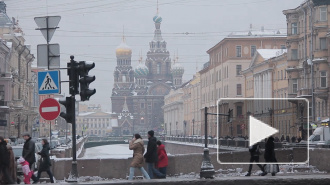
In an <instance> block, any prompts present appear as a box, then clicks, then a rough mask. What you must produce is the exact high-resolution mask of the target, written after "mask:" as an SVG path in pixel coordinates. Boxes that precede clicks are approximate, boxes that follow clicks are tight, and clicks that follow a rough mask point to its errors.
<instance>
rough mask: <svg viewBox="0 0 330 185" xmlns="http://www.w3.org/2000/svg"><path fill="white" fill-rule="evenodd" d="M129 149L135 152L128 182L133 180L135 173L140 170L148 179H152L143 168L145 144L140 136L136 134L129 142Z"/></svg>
mask: <svg viewBox="0 0 330 185" xmlns="http://www.w3.org/2000/svg"><path fill="white" fill-rule="evenodd" d="M129 149H130V150H133V161H132V163H131V165H130V168H129V177H128V180H133V176H134V171H135V169H136V168H138V169H139V170H140V171H141V172H142V174H143V175H144V177H145V178H146V179H150V177H149V175H148V173H147V172H146V171H145V169H144V168H143V163H144V159H143V153H144V150H145V149H144V143H143V140H142V138H141V136H140V134H135V135H134V138H133V139H132V140H131V141H130V142H129Z"/></svg>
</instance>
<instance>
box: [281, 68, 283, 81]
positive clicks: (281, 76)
mask: <svg viewBox="0 0 330 185" xmlns="http://www.w3.org/2000/svg"><path fill="white" fill-rule="evenodd" d="M281 80H283V70H281Z"/></svg>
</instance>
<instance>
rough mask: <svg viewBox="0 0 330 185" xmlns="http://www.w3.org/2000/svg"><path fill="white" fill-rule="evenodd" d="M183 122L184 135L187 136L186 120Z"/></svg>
mask: <svg viewBox="0 0 330 185" xmlns="http://www.w3.org/2000/svg"><path fill="white" fill-rule="evenodd" d="M183 124H184V137H186V127H187V122H186V120H184V121H183Z"/></svg>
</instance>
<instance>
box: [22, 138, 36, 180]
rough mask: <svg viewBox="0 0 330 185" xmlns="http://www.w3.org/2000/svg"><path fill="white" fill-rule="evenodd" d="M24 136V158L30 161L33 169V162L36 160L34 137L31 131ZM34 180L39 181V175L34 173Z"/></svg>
mask: <svg viewBox="0 0 330 185" xmlns="http://www.w3.org/2000/svg"><path fill="white" fill-rule="evenodd" d="M23 138H24V140H25V143H24V146H23V153H22V156H23V158H24V159H25V160H26V161H27V162H28V163H29V167H30V169H31V170H32V169H33V168H32V166H33V164H34V163H35V162H36V156H35V143H34V141H32V138H31V136H30V134H29V133H24V134H23ZM31 178H32V180H33V181H34V182H36V181H37V177H36V176H35V175H34V174H32V177H31Z"/></svg>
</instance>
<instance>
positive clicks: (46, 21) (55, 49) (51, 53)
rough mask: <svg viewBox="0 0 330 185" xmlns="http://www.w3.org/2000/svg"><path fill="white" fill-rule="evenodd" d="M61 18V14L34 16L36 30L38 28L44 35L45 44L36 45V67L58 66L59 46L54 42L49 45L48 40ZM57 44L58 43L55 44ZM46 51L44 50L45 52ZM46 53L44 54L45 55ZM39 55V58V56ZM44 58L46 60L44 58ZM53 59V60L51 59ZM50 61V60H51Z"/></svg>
mask: <svg viewBox="0 0 330 185" xmlns="http://www.w3.org/2000/svg"><path fill="white" fill-rule="evenodd" d="M60 20H61V16H45V17H35V18H34V21H35V22H36V23H37V26H38V28H37V30H40V31H41V33H42V35H43V36H44V37H45V39H46V41H47V44H46V45H45V46H44V45H38V48H37V49H38V50H37V53H38V54H37V55H38V64H37V65H38V67H46V68H47V69H49V67H54V68H59V67H60V60H59V56H60V55H59V54H60V52H59V50H60V49H59V46H56V44H52V45H53V46H52V45H50V44H49V42H50V40H51V39H52V37H53V35H54V33H55V30H56V29H57V28H59V27H57V26H58V23H59V22H60ZM57 45H58V44H57ZM45 51H46V52H45ZM45 53H46V55H45ZM39 57H40V58H39ZM50 57H52V58H53V57H55V58H54V59H50ZM44 58H46V61H45V60H44ZM52 60H53V61H52ZM51 61H52V62H51ZM45 63H46V65H45Z"/></svg>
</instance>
